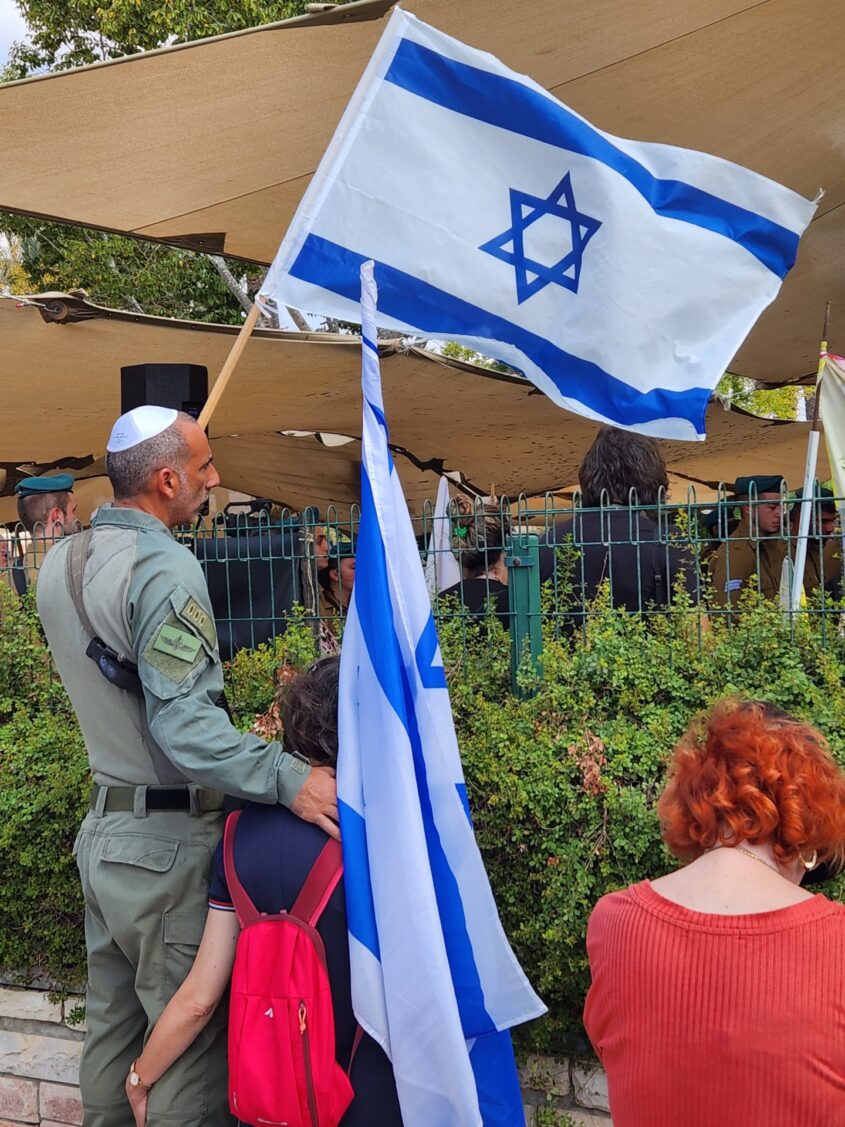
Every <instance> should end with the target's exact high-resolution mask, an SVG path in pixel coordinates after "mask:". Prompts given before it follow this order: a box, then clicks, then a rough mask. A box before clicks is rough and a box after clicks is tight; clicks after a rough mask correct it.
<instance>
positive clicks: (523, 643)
mask: <svg viewBox="0 0 845 1127" xmlns="http://www.w3.org/2000/svg"><path fill="white" fill-rule="evenodd" d="M505 563H506V564H507V566H508V567H509V568H510V573H509V575H508V588H509V590H510V610H511V685H512V687H513V691H514V693H516V694H519V692H520V690H519V687H518V685H517V678H516V674H517V670H518V669H519V666H520V663H521V661H522V659H523V657H524V656H525V652H526V649H527V651H528V655H529V658H530V661H531V666H532V668H533V669H534V671H535V672H536V673H537V674H540V673H541V672H542V656H543V633H542V630H541V625H540V549H539V542H538V540H537V536H536V535H535V534H534V533H533V532H516V533H513V534H512V535H511V536H510V537H509V539H508V546H507V553H506V556H505Z"/></svg>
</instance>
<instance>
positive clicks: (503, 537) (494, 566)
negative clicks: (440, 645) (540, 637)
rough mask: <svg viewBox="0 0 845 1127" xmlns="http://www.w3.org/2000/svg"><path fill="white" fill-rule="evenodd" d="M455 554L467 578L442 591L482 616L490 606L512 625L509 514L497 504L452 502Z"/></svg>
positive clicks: (505, 623)
mask: <svg viewBox="0 0 845 1127" xmlns="http://www.w3.org/2000/svg"><path fill="white" fill-rule="evenodd" d="M452 505H453V507H454V515H453V516H452V521H451V524H452V551H453V552H454V553H455V555H456V557H457V559H458V563H459V564H460V565H461V567H462V568H463V573H464V577H463V579H461V580H460V581H459V582H458V583H455V584H453V586H451V587H447V588H446V590H445V591H441V592H440V597H441V598H446V597H448V596H449V595H454V596H456V597H457V598H458V599H459V600H460V602H461V603H462V604H463V606H464V607H465V608H466V610H467V611H469V613H470V614H472V615H476V616H478V617H482V616H483V615H485V614H486V613H487V608H488V606H489V607H491V608H492V610H493V613H494V614H495V615H496V616H497V617H498V618H499V619H501V620H502V623H503V625H505V626H509V625H510V599H509V596H508V569H507V566H506V564H505V547H506V544H507V538H508V536H509V535H510V515H509V514H508V513H507V512H506V511H505V510H503V509H502V508H501V506H500V505H499V504H498V503H497V502H496V501H481V500H479V499H477V498H476V499H472V500H470V499H469V498H468V497H458V498H456V499H455V500H454V501H453V502H452Z"/></svg>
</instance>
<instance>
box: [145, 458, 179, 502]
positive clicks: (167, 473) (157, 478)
mask: <svg viewBox="0 0 845 1127" xmlns="http://www.w3.org/2000/svg"><path fill="white" fill-rule="evenodd" d="M152 483H153V488H154V490H155V492H157V493H159V494H160V495H161V496H162V497H166V498H167V500H168V501H172V500H173V498H174V497H175V496H176V494H177V493H178V492H179V485H180V484H181V483H180V480H179V475H178V474H177V473H176V471H175V470H173V469H171V468H170V466H162V467H161V469H160V470H156V472H155V473H154V474H153V482H152Z"/></svg>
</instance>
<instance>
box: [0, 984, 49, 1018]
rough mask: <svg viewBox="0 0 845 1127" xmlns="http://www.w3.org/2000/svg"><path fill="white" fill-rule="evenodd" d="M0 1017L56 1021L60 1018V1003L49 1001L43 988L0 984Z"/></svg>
mask: <svg viewBox="0 0 845 1127" xmlns="http://www.w3.org/2000/svg"><path fill="white" fill-rule="evenodd" d="M0 1017H12V1018H20V1019H21V1020H24V1021H51V1022H57V1023H58V1022H60V1021H61V1020H62V1003H61V1002H51V1001H50V999H49V998H48V996H47V995H46V994H45V993H44V991H43V990H26V989H23V988H18V989H16V988H15V987H14V986H0Z"/></svg>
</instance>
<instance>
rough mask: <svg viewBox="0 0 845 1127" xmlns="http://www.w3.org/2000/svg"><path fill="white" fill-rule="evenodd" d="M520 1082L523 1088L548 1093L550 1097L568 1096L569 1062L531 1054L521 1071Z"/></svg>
mask: <svg viewBox="0 0 845 1127" xmlns="http://www.w3.org/2000/svg"><path fill="white" fill-rule="evenodd" d="M519 1082H520V1085H521V1086H522V1087H523V1088H531V1089H534V1091H538V1092H542V1093H543V1094H544V1095H545V1094H546V1093H548V1094H549V1095H550V1096H568V1095H569V1091H570V1082H569V1061H568V1060H566V1059H564V1060H555V1059H554V1057H541V1056H538V1055H537V1054H536V1053H531V1054H530V1055H529V1056H528V1058H527V1059H526V1061H525V1064H524V1065H523V1066H522V1068H520V1070H519Z"/></svg>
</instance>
